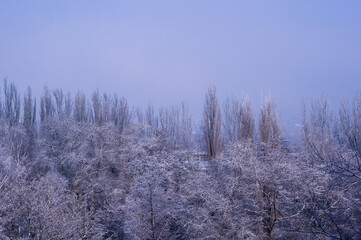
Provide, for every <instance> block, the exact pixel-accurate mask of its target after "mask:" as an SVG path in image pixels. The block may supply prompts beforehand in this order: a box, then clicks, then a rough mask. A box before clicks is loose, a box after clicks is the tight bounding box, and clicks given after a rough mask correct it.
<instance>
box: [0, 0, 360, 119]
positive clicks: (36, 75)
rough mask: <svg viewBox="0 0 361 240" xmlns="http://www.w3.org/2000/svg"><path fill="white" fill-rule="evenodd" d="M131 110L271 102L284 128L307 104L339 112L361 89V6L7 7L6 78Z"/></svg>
mask: <svg viewBox="0 0 361 240" xmlns="http://www.w3.org/2000/svg"><path fill="white" fill-rule="evenodd" d="M4 77H7V78H8V79H9V81H13V82H15V84H16V85H17V86H18V87H19V88H20V89H21V90H22V91H23V90H24V89H25V87H26V86H27V85H31V86H32V88H33V91H34V92H35V93H36V94H37V95H40V94H41V92H42V89H43V86H44V85H45V84H46V85H48V86H49V87H50V88H57V87H61V88H63V89H66V90H70V91H72V92H75V91H76V90H77V89H83V90H84V91H85V92H86V93H88V94H90V92H92V91H93V90H95V89H96V88H99V90H100V91H107V92H110V93H111V92H114V91H115V92H118V93H119V94H120V95H124V96H125V97H126V98H127V99H128V101H129V103H130V104H131V105H134V106H146V105H147V104H148V103H153V104H154V105H155V106H167V105H170V104H176V103H179V102H180V101H181V100H184V101H185V102H187V103H188V104H189V106H190V109H191V112H192V115H193V116H194V117H195V118H199V117H200V115H201V111H202V109H203V100H204V94H205V92H206V90H207V88H208V86H210V85H211V84H212V85H215V86H216V87H217V91H218V93H219V97H220V99H221V101H223V99H224V98H225V96H226V95H229V96H232V95H233V96H234V97H237V98H240V96H241V94H242V93H245V94H247V95H248V96H249V97H250V99H251V101H252V104H253V105H254V107H255V112H256V113H258V112H259V105H260V102H261V94H262V93H263V94H268V93H269V94H270V95H271V96H272V98H273V99H274V100H275V102H276V104H277V105H278V107H279V110H280V114H281V117H282V119H283V120H284V121H289V120H290V119H292V120H294V121H296V122H297V121H299V119H300V117H299V113H300V105H301V100H302V98H303V97H304V98H306V99H309V98H310V97H311V96H319V95H321V94H322V93H324V92H326V93H327V95H328V97H329V98H330V100H331V102H332V103H333V104H336V103H338V102H339V101H340V100H341V99H342V98H343V97H352V96H353V95H354V93H355V91H356V90H357V89H359V88H360V87H361V1H359V0H357V1H331V0H327V1H314V0H311V1H305V0H302V1H288V0H285V1H208V0H207V1H206V0H205V1H108V0H104V1H80V0H77V1H64V0H62V1H48V0H44V1H25V0H23V1H17V0H13V1H7V0H0V78H4Z"/></svg>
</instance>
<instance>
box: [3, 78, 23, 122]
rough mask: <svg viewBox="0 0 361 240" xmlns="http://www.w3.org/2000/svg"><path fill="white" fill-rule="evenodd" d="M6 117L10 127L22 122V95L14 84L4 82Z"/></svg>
mask: <svg viewBox="0 0 361 240" xmlns="http://www.w3.org/2000/svg"><path fill="white" fill-rule="evenodd" d="M4 97H5V102H4V115H5V119H6V121H8V122H9V123H10V126H12V125H14V124H16V123H18V122H19V121H20V94H19V92H18V90H17V88H16V86H15V84H14V83H10V84H8V82H7V80H6V79H5V80H4Z"/></svg>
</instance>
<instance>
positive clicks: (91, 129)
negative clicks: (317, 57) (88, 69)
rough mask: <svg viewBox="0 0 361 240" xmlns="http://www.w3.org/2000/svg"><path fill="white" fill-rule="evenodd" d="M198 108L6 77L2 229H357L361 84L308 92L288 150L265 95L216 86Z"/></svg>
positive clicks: (178, 233) (105, 234)
mask: <svg viewBox="0 0 361 240" xmlns="http://www.w3.org/2000/svg"><path fill="white" fill-rule="evenodd" d="M202 113H203V115H202V116H203V118H202V124H201V126H196V125H195V124H194V123H193V122H192V118H191V116H190V113H189V110H188V105H187V104H186V103H180V104H179V105H175V106H170V107H167V108H160V109H155V108H154V107H153V106H152V105H149V106H147V108H146V109H145V111H142V110H140V109H136V108H133V107H132V106H130V105H129V103H128V101H127V99H126V98H124V97H122V96H119V95H117V94H109V93H100V92H99V91H98V90H96V91H94V92H93V94H91V96H86V95H85V94H84V93H83V92H82V91H78V92H77V93H76V94H75V96H72V95H71V94H70V93H66V92H64V91H63V90H62V89H49V88H47V87H45V88H44V91H43V94H42V96H41V97H40V98H39V99H36V98H35V97H34V96H33V95H32V91H31V88H30V87H28V89H27V91H26V92H25V93H21V92H19V91H18V89H17V87H16V86H15V84H14V83H9V82H8V81H6V80H5V81H4V84H3V87H2V91H1V97H0V152H1V154H0V236H1V239H152V240H155V239H305V238H306V239H360V238H361V195H360V194H361V91H358V92H356V94H355V96H354V98H353V99H351V100H350V101H349V102H348V101H347V100H345V101H343V102H342V104H341V107H340V109H331V107H330V105H329V103H328V100H327V97H326V96H321V97H319V98H315V99H312V100H311V104H310V106H306V104H305V103H304V104H303V105H302V131H301V134H300V136H299V139H298V141H296V143H297V146H296V147H293V148H292V149H291V148H290V147H289V144H288V139H285V138H284V137H283V135H282V129H281V125H280V120H279V119H280V117H279V114H280V113H279V112H278V110H277V106H276V103H275V102H274V101H273V100H272V99H271V98H269V97H266V98H264V99H263V102H262V106H261V109H260V110H254V109H252V105H251V103H250V101H249V99H248V98H247V97H246V96H240V98H239V99H237V98H227V99H226V101H225V102H224V103H220V102H219V100H218V98H217V92H216V88H215V87H210V88H209V89H208V90H207V91H206V93H205V98H204V108H203V111H202Z"/></svg>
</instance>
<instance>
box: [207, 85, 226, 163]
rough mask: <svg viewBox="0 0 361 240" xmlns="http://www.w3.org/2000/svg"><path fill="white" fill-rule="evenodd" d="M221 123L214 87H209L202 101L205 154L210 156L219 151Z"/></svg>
mask: <svg viewBox="0 0 361 240" xmlns="http://www.w3.org/2000/svg"><path fill="white" fill-rule="evenodd" d="M221 123H222V120H221V112H220V109H219V105H218V100H217V96H216V88H215V87H210V88H209V89H208V92H207V93H206V99H205V102H204V110H203V127H204V130H203V134H204V140H205V143H206V151H207V154H208V155H209V156H210V157H212V158H213V157H215V156H216V155H217V154H218V153H219V152H220V151H221V146H222V145H221Z"/></svg>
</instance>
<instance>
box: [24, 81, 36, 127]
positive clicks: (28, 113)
mask: <svg viewBox="0 0 361 240" xmlns="http://www.w3.org/2000/svg"><path fill="white" fill-rule="evenodd" d="M35 119H36V99H35V98H34V99H33V98H32V95H31V88H30V86H29V87H28V90H27V94H26V95H25V96H24V111H23V124H24V126H25V128H26V129H27V131H28V132H33V131H34V130H35V129H34V125H35Z"/></svg>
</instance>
